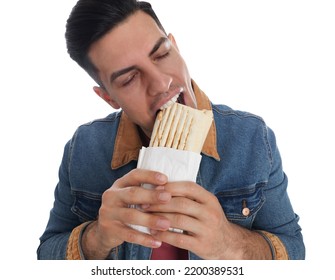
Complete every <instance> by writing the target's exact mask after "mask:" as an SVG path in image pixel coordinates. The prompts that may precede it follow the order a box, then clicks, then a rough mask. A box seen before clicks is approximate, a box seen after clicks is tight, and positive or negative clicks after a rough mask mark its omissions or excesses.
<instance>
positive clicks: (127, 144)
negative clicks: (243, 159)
mask: <svg viewBox="0 0 335 280" xmlns="http://www.w3.org/2000/svg"><path fill="white" fill-rule="evenodd" d="M192 85H193V90H194V94H195V98H196V100H197V106H198V109H199V110H203V109H206V110H212V105H211V102H210V101H209V99H208V97H207V96H206V95H205V94H204V93H203V92H202V91H201V90H200V88H199V87H198V86H197V84H196V83H195V82H194V81H192ZM141 147H142V142H141V138H140V136H139V133H138V128H137V126H136V124H134V123H133V122H131V121H130V120H129V118H128V116H127V115H126V114H125V113H124V112H123V111H122V112H121V119H120V123H119V127H118V131H117V134H116V139H115V145H114V152H113V158H112V162H111V167H112V169H117V168H119V167H121V166H124V165H126V164H128V163H129V162H130V161H132V160H137V159H138V155H139V151H140V149H141ZM202 153H203V154H205V155H207V156H210V157H213V158H214V159H216V160H220V156H219V154H218V152H217V146H216V127H215V122H214V121H213V122H212V126H211V128H210V130H209V132H208V135H207V138H206V140H205V143H204V146H203V148H202Z"/></svg>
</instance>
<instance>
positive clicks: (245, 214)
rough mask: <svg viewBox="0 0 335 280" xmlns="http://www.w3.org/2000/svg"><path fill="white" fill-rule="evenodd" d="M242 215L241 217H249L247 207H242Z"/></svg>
mask: <svg viewBox="0 0 335 280" xmlns="http://www.w3.org/2000/svg"><path fill="white" fill-rule="evenodd" d="M242 214H243V216H245V217H247V216H249V214H250V209H249V208H248V207H244V208H243V209H242Z"/></svg>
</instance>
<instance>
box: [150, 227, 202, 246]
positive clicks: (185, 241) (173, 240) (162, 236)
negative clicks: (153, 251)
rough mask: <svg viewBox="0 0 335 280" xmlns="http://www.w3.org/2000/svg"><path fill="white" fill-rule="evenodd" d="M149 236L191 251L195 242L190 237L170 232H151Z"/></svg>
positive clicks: (194, 239)
mask: <svg viewBox="0 0 335 280" xmlns="http://www.w3.org/2000/svg"><path fill="white" fill-rule="evenodd" d="M151 234H152V236H153V237H154V238H156V239H157V240H161V241H162V242H165V243H168V244H170V245H172V246H175V247H177V248H181V249H185V250H191V249H192V248H193V246H194V244H195V243H196V242H197V240H196V238H195V237H193V236H191V235H187V234H180V233H175V232H170V231H152V232H151Z"/></svg>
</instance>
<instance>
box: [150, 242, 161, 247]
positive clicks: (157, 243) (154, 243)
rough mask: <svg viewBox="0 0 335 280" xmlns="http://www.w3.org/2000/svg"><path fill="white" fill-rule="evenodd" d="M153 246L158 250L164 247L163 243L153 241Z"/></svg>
mask: <svg viewBox="0 0 335 280" xmlns="http://www.w3.org/2000/svg"><path fill="white" fill-rule="evenodd" d="M151 244H152V247H155V248H158V247H160V246H161V245H162V242H161V241H158V240H153V241H152V242H151Z"/></svg>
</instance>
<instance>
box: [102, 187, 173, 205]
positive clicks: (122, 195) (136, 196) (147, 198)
mask: <svg viewBox="0 0 335 280" xmlns="http://www.w3.org/2000/svg"><path fill="white" fill-rule="evenodd" d="M170 200H171V194H170V193H168V192H166V191H165V190H164V187H162V188H158V189H154V190H148V189H144V188H139V187H128V188H124V189H117V190H114V189H109V190H107V191H105V192H104V193H103V195H102V205H106V206H109V207H115V206H119V207H125V206H128V205H134V204H144V205H152V204H157V203H167V202H169V201H170Z"/></svg>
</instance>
